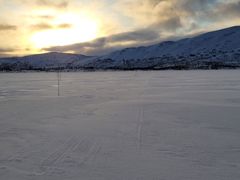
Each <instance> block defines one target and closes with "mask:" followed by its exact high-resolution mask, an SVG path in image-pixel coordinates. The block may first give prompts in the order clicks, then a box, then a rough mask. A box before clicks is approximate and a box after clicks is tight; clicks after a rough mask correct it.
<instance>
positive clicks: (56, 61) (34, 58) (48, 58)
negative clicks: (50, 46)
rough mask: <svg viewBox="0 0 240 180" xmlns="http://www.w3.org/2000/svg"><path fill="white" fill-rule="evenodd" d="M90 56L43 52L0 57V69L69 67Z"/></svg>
mask: <svg viewBox="0 0 240 180" xmlns="http://www.w3.org/2000/svg"><path fill="white" fill-rule="evenodd" d="M90 57H91V56H85V55H80V54H68V53H57V52H51V53H45V54H37V55H31V56H25V57H12V58H2V59H0V69H3V70H4V69H5V70H8V69H12V70H23V69H24V70H25V69H27V70H28V69H33V70H36V69H39V70H48V69H58V68H71V67H72V65H73V63H77V62H78V61H81V60H84V59H88V58H90Z"/></svg>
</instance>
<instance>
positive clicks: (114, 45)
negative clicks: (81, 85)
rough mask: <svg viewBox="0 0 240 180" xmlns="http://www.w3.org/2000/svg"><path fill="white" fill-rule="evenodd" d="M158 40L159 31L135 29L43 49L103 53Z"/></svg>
mask: <svg viewBox="0 0 240 180" xmlns="http://www.w3.org/2000/svg"><path fill="white" fill-rule="evenodd" d="M157 40H159V33H158V32H157V31H153V30H147V29H142V30H137V31H131V32H125V33H120V34H115V35H111V36H108V37H103V38H98V39H95V40H93V41H90V42H85V43H77V44H72V45H67V46H55V47H50V48H44V49H43V50H45V51H57V52H66V51H74V52H76V53H82V54H87V55H97V54H99V53H100V54H105V53H108V52H111V51H113V50H117V49H119V48H125V47H128V46H129V45H133V46H134V45H137V44H144V43H150V42H153V41H157Z"/></svg>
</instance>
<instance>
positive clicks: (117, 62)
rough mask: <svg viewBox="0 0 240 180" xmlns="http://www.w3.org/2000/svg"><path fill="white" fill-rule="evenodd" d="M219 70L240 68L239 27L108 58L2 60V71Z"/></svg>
mask: <svg viewBox="0 0 240 180" xmlns="http://www.w3.org/2000/svg"><path fill="white" fill-rule="evenodd" d="M58 67H61V68H65V69H216V68H239V67H240V26H235V27H230V28H227V29H222V30H218V31H214V32H209V33H205V34H202V35H199V36H197V37H193V38H188V39H182V40H179V41H166V42H162V43H159V44H156V45H152V46H146V47H134V48H126V49H123V50H119V51H115V52H112V53H110V54H108V55H105V56H99V57H89V56H84V55H77V54H66V53H55V52H54V53H47V54H41V55H33V56H26V57H22V58H5V59H0V70H22V69H42V70H46V69H56V68H58Z"/></svg>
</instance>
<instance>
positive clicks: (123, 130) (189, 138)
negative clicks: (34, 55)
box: [0, 70, 240, 180]
mask: <svg viewBox="0 0 240 180" xmlns="http://www.w3.org/2000/svg"><path fill="white" fill-rule="evenodd" d="M239 77H240V71H239V70H235V71H234V70H228V71H223V70H221V71H144V72H141V71H132V72H80V73H62V74H61V92H60V93H61V96H60V97H57V86H56V85H57V81H56V78H57V74H55V73H15V74H7V73H2V74H0V179H1V180H79V179H81V180H226V179H231V180H239V179H240V158H239V157H240V119H239V117H240V111H239V110H240V78H239Z"/></svg>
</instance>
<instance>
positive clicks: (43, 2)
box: [37, 0, 68, 9]
mask: <svg viewBox="0 0 240 180" xmlns="http://www.w3.org/2000/svg"><path fill="white" fill-rule="evenodd" d="M37 4H38V5H39V6H46V7H54V8H59V9H64V8H67V7H68V2H67V1H61V2H56V1H53V0H37Z"/></svg>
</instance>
